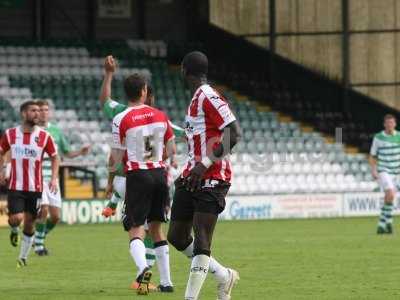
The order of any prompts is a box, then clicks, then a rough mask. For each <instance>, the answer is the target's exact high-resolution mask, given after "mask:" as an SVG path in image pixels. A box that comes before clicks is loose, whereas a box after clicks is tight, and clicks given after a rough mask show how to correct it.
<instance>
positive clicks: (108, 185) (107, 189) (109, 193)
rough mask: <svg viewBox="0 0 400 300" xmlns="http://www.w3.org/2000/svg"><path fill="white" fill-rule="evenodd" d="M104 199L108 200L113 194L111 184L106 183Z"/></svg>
mask: <svg viewBox="0 0 400 300" xmlns="http://www.w3.org/2000/svg"><path fill="white" fill-rule="evenodd" d="M105 192H106V198H108V199H110V198H111V196H112V193H113V185H112V183H108V184H107V186H106V191H105Z"/></svg>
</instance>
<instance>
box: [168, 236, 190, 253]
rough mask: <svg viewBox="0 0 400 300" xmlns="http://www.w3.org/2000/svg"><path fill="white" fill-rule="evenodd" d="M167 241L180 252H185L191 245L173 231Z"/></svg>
mask: <svg viewBox="0 0 400 300" xmlns="http://www.w3.org/2000/svg"><path fill="white" fill-rule="evenodd" d="M167 240H168V242H169V243H170V244H171V245H172V246H174V248H175V249H176V250H178V251H183V250H185V249H186V248H187V247H188V246H189V244H190V243H187V241H186V240H185V239H182V238H181V237H180V236H179V234H176V233H175V232H171V231H168V235H167Z"/></svg>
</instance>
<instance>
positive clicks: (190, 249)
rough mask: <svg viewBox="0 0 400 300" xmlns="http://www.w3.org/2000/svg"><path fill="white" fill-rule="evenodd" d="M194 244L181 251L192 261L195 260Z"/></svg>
mask: <svg viewBox="0 0 400 300" xmlns="http://www.w3.org/2000/svg"><path fill="white" fill-rule="evenodd" d="M193 243H194V240H192V242H191V243H190V245H189V246H187V248H186V249H185V250H182V251H181V252H182V253H183V254H184V255H186V256H187V257H188V258H190V259H192V258H193Z"/></svg>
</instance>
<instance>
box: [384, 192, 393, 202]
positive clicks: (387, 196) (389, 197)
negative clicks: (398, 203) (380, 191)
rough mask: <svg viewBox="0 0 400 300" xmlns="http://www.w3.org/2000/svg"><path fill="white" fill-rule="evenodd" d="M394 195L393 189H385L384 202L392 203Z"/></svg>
mask: <svg viewBox="0 0 400 300" xmlns="http://www.w3.org/2000/svg"><path fill="white" fill-rule="evenodd" d="M394 197H395V192H394V191H393V190H387V191H386V193H385V202H388V203H392V202H393V200H394Z"/></svg>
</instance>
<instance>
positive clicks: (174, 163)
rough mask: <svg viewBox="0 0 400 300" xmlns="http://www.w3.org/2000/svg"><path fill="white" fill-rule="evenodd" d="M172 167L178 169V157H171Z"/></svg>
mask: <svg viewBox="0 0 400 300" xmlns="http://www.w3.org/2000/svg"><path fill="white" fill-rule="evenodd" d="M170 165H171V167H173V168H174V169H178V162H177V161H176V157H175V155H174V156H173V157H171V163H170Z"/></svg>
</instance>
